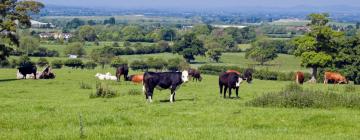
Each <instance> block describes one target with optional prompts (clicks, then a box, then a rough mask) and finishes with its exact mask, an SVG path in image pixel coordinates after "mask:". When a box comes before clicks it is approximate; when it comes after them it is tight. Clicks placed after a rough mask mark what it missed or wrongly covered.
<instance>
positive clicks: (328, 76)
mask: <svg viewBox="0 0 360 140" xmlns="http://www.w3.org/2000/svg"><path fill="white" fill-rule="evenodd" d="M329 81H333V82H334V83H335V84H341V83H344V84H348V83H349V81H348V80H347V79H346V78H345V77H344V76H342V75H341V74H340V73H336V72H325V75H324V84H328V83H329Z"/></svg>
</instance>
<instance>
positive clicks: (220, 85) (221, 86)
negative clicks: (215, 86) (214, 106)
mask: <svg viewBox="0 0 360 140" xmlns="http://www.w3.org/2000/svg"><path fill="white" fill-rule="evenodd" d="M219 87H220V97H221V95H222V90H223V85H222V84H219Z"/></svg>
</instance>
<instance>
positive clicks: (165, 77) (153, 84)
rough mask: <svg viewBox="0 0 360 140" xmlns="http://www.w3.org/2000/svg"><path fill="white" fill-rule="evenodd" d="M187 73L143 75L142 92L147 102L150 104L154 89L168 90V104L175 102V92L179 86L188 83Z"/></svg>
mask: <svg viewBox="0 0 360 140" xmlns="http://www.w3.org/2000/svg"><path fill="white" fill-rule="evenodd" d="M188 76H189V73H188V71H183V72H160V73H155V72H146V73H145V74H144V86H143V90H144V93H145V97H146V99H147V100H148V101H149V102H152V97H153V93H154V89H155V88H157V89H170V90H171V95H170V102H171V103H172V102H174V101H175V94H176V90H177V89H178V88H179V87H180V85H181V84H183V83H186V82H187V81H189V78H188Z"/></svg>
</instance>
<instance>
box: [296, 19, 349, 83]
mask: <svg viewBox="0 0 360 140" xmlns="http://www.w3.org/2000/svg"><path fill="white" fill-rule="evenodd" d="M308 18H309V19H310V20H311V22H310V24H309V25H308V26H309V27H310V28H311V31H310V32H309V33H307V34H306V35H305V36H302V37H298V38H295V39H294V40H293V41H292V42H293V44H294V45H295V46H296V50H295V52H294V54H295V56H297V57H301V59H302V60H301V65H302V66H305V67H310V68H312V78H311V82H316V78H317V73H318V68H322V67H325V66H326V65H328V64H329V63H330V62H331V60H332V59H333V56H334V55H335V54H336V38H339V37H341V36H343V34H341V33H339V32H335V31H333V30H332V29H331V27H329V26H327V24H328V22H329V15H328V14H310V15H309V16H308Z"/></svg>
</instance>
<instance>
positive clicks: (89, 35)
mask: <svg viewBox="0 0 360 140" xmlns="http://www.w3.org/2000/svg"><path fill="white" fill-rule="evenodd" d="M79 38H80V39H81V40H82V41H95V40H96V39H97V35H96V32H95V29H94V27H92V26H90V25H85V26H81V27H80V29H79Z"/></svg>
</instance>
